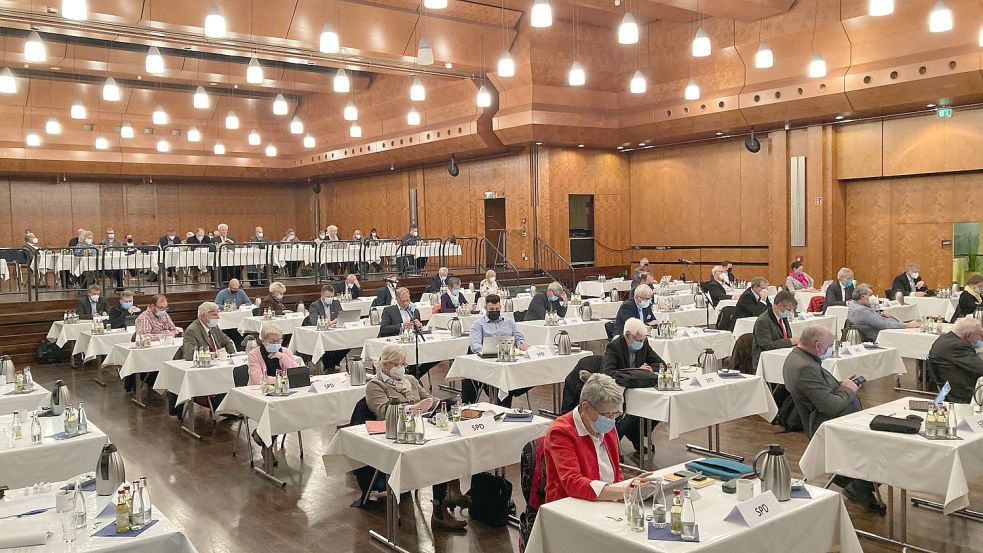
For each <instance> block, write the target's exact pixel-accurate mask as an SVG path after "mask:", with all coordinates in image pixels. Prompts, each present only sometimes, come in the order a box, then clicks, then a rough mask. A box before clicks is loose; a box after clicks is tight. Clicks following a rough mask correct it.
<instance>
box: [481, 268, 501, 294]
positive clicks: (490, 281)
mask: <svg viewBox="0 0 983 553" xmlns="http://www.w3.org/2000/svg"><path fill="white" fill-rule="evenodd" d="M497 278H498V277H497V276H496V275H495V271H493V270H491V269H488V270H487V271H485V278H484V280H482V281H481V284H479V285H478V290H479V291H480V292H481V295H482V296H487V295H488V294H497V293H498V292H499V290H500V289H499V287H498V281H497Z"/></svg>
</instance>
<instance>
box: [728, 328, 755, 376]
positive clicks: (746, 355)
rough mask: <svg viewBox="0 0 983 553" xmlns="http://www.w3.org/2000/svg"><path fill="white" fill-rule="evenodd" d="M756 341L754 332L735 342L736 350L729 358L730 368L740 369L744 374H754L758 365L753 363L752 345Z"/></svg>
mask: <svg viewBox="0 0 983 553" xmlns="http://www.w3.org/2000/svg"><path fill="white" fill-rule="evenodd" d="M753 342H754V335H753V334H745V335H743V336H741V337H739V338H738V339H737V340H736V341H735V342H734V350H733V351H731V353H730V357H728V358H727V365H728V368H730V369H731V370H734V371H740V372H741V373H743V374H754V373H756V372H757V367H754V366H752V365H751V345H752V343H753Z"/></svg>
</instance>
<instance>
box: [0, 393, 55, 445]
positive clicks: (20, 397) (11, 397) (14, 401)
mask: <svg viewBox="0 0 983 553" xmlns="http://www.w3.org/2000/svg"><path fill="white" fill-rule="evenodd" d="M50 405H51V392H49V391H48V390H47V389H45V387H44V386H42V385H40V384H38V383H37V382H35V383H34V390H33V391H31V392H28V393H26V394H15V393H14V385H13V384H0V415H9V414H11V413H13V412H14V411H20V413H21V416H22V417H23V416H26V415H29V412H30V411H33V410H35V409H40V408H42V407H48V406H50ZM28 426H30V425H28ZM30 438H31V437H30V436H28V440H30Z"/></svg>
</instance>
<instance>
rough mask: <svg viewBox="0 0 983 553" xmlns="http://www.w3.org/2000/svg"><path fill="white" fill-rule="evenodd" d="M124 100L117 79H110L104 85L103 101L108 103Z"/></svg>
mask: <svg viewBox="0 0 983 553" xmlns="http://www.w3.org/2000/svg"><path fill="white" fill-rule="evenodd" d="M122 98H123V94H122V92H121V91H120V89H119V85H117V84H116V79H114V78H112V77H109V78H108V79H106V82H105V83H104V84H103V85H102V99H103V100H105V101H107V102H119V101H120V100H121V99H122Z"/></svg>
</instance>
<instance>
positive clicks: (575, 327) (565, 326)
mask: <svg viewBox="0 0 983 553" xmlns="http://www.w3.org/2000/svg"><path fill="white" fill-rule="evenodd" d="M515 326H516V328H518V329H519V332H521V333H522V335H523V336H525V337H526V343H527V344H532V345H537V346H538V345H546V344H548V345H553V344H555V343H556V342H555V340H556V336H557V335H558V334H559V333H560V331H561V330H565V331H567V334H569V335H570V341H571V342H573V343H577V342H586V341H589V340H607V339H608V333H607V331H606V330H604V321H601V320H596V321H587V322H584V321H581V320H580V319H573V318H568V319H560V326H546V325H545V323H544V322H543V321H528V322H523V323H516V325H515Z"/></svg>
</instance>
